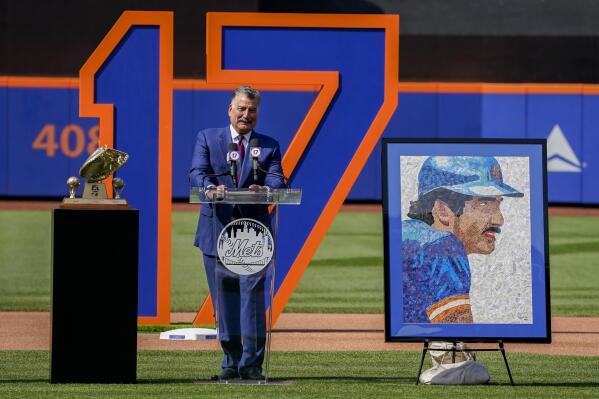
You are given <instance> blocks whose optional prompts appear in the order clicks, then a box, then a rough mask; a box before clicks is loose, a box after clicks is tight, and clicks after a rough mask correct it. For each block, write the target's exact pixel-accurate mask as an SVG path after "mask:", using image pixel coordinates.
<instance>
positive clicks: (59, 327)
mask: <svg viewBox="0 0 599 399" xmlns="http://www.w3.org/2000/svg"><path fill="white" fill-rule="evenodd" d="M138 226H139V214H138V211H137V210H133V209H129V208H125V209H123V207H120V209H119V208H103V209H54V211H53V213H52V314H51V319H52V336H51V353H50V382H51V383H65V382H79V383H134V382H135V380H136V366H137V269H138Z"/></svg>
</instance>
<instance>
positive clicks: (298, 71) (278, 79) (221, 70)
mask: <svg viewBox="0 0 599 399" xmlns="http://www.w3.org/2000/svg"><path fill="white" fill-rule="evenodd" d="M146 18H147V19H146ZM151 18H158V19H153V20H150V19H151ZM122 21H125V22H122ZM117 26H121V27H122V28H121V30H120V31H119V32H117V33H115V34H114V35H113V36H114V37H113V39H112V41H111V42H110V43H109V44H107V45H106V46H105V48H104V50H103V53H102V54H100V55H98V56H97V57H95V60H96V63H95V66H94V67H93V68H88V69H87V70H86V75H84V70H85V67H84V69H82V75H81V97H82V100H81V112H82V115H83V112H86V113H85V115H84V116H100V118H101V121H100V131H101V135H100V142H101V143H107V144H112V143H113V142H112V141H111V139H112V138H113V137H116V139H115V141H116V144H117V145H120V143H121V142H122V143H123V145H130V148H128V149H124V148H123V149H124V150H125V151H127V150H128V152H130V153H131V159H132V160H133V159H135V158H136V157H139V158H141V159H142V160H141V162H143V163H144V165H146V166H149V167H146V170H144V171H143V172H142V171H141V170H135V169H136V168H129V169H130V172H129V173H131V176H130V177H129V178H130V179H131V180H135V179H136V178H138V175H136V173H137V174H140V173H150V175H151V178H150V179H149V180H148V178H145V180H144V181H147V182H148V184H149V183H150V182H151V181H152V179H153V181H154V182H155V183H156V184H154V185H153V186H149V187H145V189H146V191H145V193H144V194H145V195H146V196H150V197H152V196H153V197H155V198H156V200H155V201H147V199H146V202H145V203H143V206H145V207H146V208H147V212H148V213H150V214H152V215H154V216H153V219H152V222H151V223H150V224H148V225H147V227H148V228H150V229H155V230H154V231H155V234H154V235H151V236H148V242H147V243H146V244H147V245H146V244H144V243H140V250H141V251H152V250H153V249H152V248H158V255H157V256H155V257H154V258H152V259H155V260H156V262H157V265H156V267H154V268H151V267H149V268H147V271H146V272H147V273H149V274H152V273H153V276H149V277H148V276H144V275H142V274H140V283H141V285H140V303H142V304H144V303H146V302H148V303H150V304H151V302H152V301H155V302H156V305H155V306H154V307H152V306H147V309H142V307H143V306H142V307H140V313H139V314H140V316H143V317H142V318H141V321H142V322H147V323H154V322H157V323H158V322H159V323H163V322H168V318H169V310H168V306H169V294H168V290H169V289H170V264H169V262H170V256H169V257H168V259H167V258H166V257H165V254H166V253H168V254H169V255H170V237H169V239H167V238H166V237H165V234H167V233H168V235H170V224H168V225H167V224H166V221H167V220H168V221H169V222H170V202H167V198H164V197H162V196H161V190H168V195H170V164H169V165H167V164H166V163H168V162H170V161H171V159H170V142H171V141H170V137H169V138H168V139H167V138H165V137H164V136H163V134H165V135H168V133H170V125H168V126H166V124H168V123H170V121H171V110H170V109H167V108H168V104H166V105H165V101H171V97H170V94H168V93H165V90H170V82H166V81H165V80H163V79H167V77H166V76H165V74H166V75H168V74H170V73H171V70H170V69H169V68H171V65H172V59H170V60H168V61H165V60H164V59H163V58H162V57H163V56H168V52H170V51H171V48H172V43H167V42H166V40H169V37H170V35H171V32H172V17H171V14H169V13H152V12H149V13H146V12H126V13H124V14H123V16H122V17H121V19H120V20H119V21H118V22H117V24H116V25H115V27H117ZM152 27H154V28H156V27H157V28H158V30H159V31H160V33H159V34H158V33H155V34H154V35H152V33H151V32H144V31H141V30H142V29H143V28H146V29H148V28H150V29H151V28H152ZM114 30H115V28H113V31H114ZM113 31H111V33H112V32H113ZM165 31H168V33H167V34H165ZM111 33H109V35H108V36H107V37H109V36H110V35H111ZM106 40H107V39H105V41H106ZM152 40H154V41H156V42H157V44H156V47H157V48H158V50H157V49H155V48H153V47H152V46H149V47H148V46H146V47H144V45H143V43H144V41H150V42H152ZM398 40H399V19H398V16H390V15H317V14H259V13H257V14H255V13H210V14H208V21H207V81H208V83H209V84H231V85H237V84H253V85H256V86H273V85H275V86H276V85H285V86H286V87H289V85H298V87H299V86H302V87H307V88H311V89H314V90H316V91H317V92H318V94H317V96H316V98H315V100H314V102H313V104H312V106H311V107H310V110H309V111H308V113H307V115H306V117H305V118H304V120H303V122H302V124H301V125H300V127H299V129H298V131H297V132H296V134H295V136H294V137H293V138H292V139H291V140H290V141H289V142H281V145H282V147H283V148H285V149H286V151H285V154H284V157H283V170H284V171H285V173H286V174H287V175H290V176H291V181H292V185H293V186H294V187H298V188H302V189H303V192H304V193H303V199H302V205H301V206H299V207H286V208H282V209H281V210H280V227H279V237H278V243H279V247H278V254H277V265H278V270H277V276H276V283H275V286H276V294H275V298H274V303H273V304H271V306H273V315H274V318H275V320H276V318H277V317H278V316H279V314H280V313H281V312H282V310H283V308H284V306H285V304H286V302H287V300H288V299H289V297H290V296H291V293H292V292H293V290H294V289H295V287H296V286H297V284H298V282H299V279H300V278H301V275H302V273H303V272H304V270H305V269H306V267H307V266H308V264H309V262H310V259H311V258H312V256H313V255H314V253H315V251H316V249H317V247H318V244H319V243H320V241H321V240H322V238H323V236H324V234H325V233H326V230H327V229H328V227H329V226H330V224H331V223H332V221H333V219H334V217H335V215H336V213H337V212H338V210H339V208H340V207H341V205H342V203H343V201H344V199H345V198H346V196H347V194H348V193H349V190H350V189H351V187H352V185H353V183H354V182H355V180H356V179H357V177H358V175H359V173H360V171H361V170H362V167H363V166H364V164H365V163H366V160H367V159H368V156H369V155H370V153H371V152H372V150H373V149H374V147H375V145H376V143H377V142H378V140H379V138H380V136H381V135H382V132H383V130H384V128H385V126H386V125H387V123H388V121H389V119H390V118H391V116H392V114H393V112H394V111H395V108H396V106H397V75H398ZM129 42H131V44H130V45H129ZM103 44H104V42H103V43H102V44H101V45H100V47H99V48H98V50H96V52H94V55H92V57H91V58H90V60H92V59H94V56H95V55H96V53H97V52H98V51H99V49H100V48H102V45H103ZM117 45H118V47H117ZM125 47H130V49H128V50H127V49H125ZM127 51H128V52H129V53H131V54H137V56H138V57H139V56H141V54H142V53H143V54H145V55H144V57H146V58H147V57H148V54H149V56H150V57H152V56H154V55H155V56H157V57H158V58H159V60H160V61H158V60H154V63H153V64H152V62H151V59H146V60H145V63H146V65H147V63H148V61H150V62H149V63H150V71H149V72H147V71H146V69H147V66H146V67H145V69H144V67H142V66H141V63H140V66H139V68H140V70H141V71H142V72H143V71H146V72H143V73H142V72H140V70H137V69H136V68H138V67H137V66H136V65H137V64H136V63H135V62H133V61H134V60H133V59H131V62H127V61H128V60H129V59H130V58H131V57H129V58H128V57H127V54H126V52H127ZM120 53H122V54H120ZM119 57H123V61H122V62H121V63H120V64H121V65H122V68H133V69H134V70H135V74H132V73H129V75H128V78H127V80H126V81H124V80H121V81H119V79H122V77H120V78H119V76H118V73H116V72H114V73H111V71H110V70H109V69H110V67H108V68H107V67H106V66H105V65H104V64H103V61H105V60H110V59H111V58H112V59H114V60H112V64H114V66H112V68H114V70H115V71H118V65H119V62H118V58H119ZM98 60H101V61H98ZM89 62H90V61H88V63H89ZM131 64H133V66H131ZM152 65H155V67H154V69H152ZM86 66H87V64H86ZM102 68H105V69H108V70H107V71H102ZM99 72H101V73H102V74H103V76H102V78H101V79H98V76H97V75H98V73H99ZM144 73H145V74H144ZM140 76H142V77H143V76H146V78H147V80H149V83H146V87H147V89H144V88H143V87H142V86H141V85H137V86H136V85H135V81H136V80H139V79H141V77H140ZM102 79H103V81H105V82H106V83H105V84H106V86H107V88H106V90H105V91H106V93H107V94H105V95H104V98H105V99H108V98H114V99H115V101H113V103H114V104H117V103H116V101H121V102H122V105H121V108H122V109H123V110H127V111H126V112H134V113H136V114H135V115H133V116H132V118H137V121H138V122H139V120H140V119H142V120H143V119H144V118H148V119H151V118H152V117H154V118H155V119H157V120H158V122H157V123H154V124H152V122H151V121H149V122H148V123H146V124H145V126H146V129H145V130H144V131H136V129H135V128H134V124H133V123H132V122H131V124H130V125H128V127H129V128H130V130H131V131H126V132H125V131H119V126H115V127H114V128H113V119H112V116H111V112H112V111H111V108H108V107H111V105H107V104H103V105H100V104H97V105H95V106H96V107H98V108H96V109H97V110H96V111H95V110H94V105H93V104H96V101H97V100H98V98H97V97H94V94H93V93H94V90H93V86H94V84H95V85H97V84H98V82H97V81H102ZM110 79H112V80H113V81H114V80H116V81H117V83H114V82H113V81H111V80H110ZM132 80H133V83H131V81H132ZM132 84H133V87H131V85H132ZM86 85H87V86H86ZM90 85H91V87H90ZM128 85H129V87H128ZM98 90H99V88H96V91H98ZM127 90H129V91H131V90H137V91H141V92H138V93H136V96H135V97H134V96H132V95H128V94H127V93H124V92H125V91H127ZM144 90H145V91H144ZM148 90H154V94H151V93H150V94H148ZM141 96H146V97H148V96H149V98H147V99H146V98H140V97H141ZM116 106H117V107H118V106H119V105H116ZM100 107H103V108H100ZM104 107H105V108H104ZM117 109H118V108H117ZM144 109H145V111H143V110H144ZM148 110H151V111H155V112H156V113H155V114H152V113H148ZM100 111H102V112H100ZM124 112H125V111H124ZM156 115H158V117H157V118H156ZM123 118H124V119H125V121H123V122H122V124H123V125H122V126H123V128H124V127H126V126H127V117H126V116H124V115H123ZM103 120H104V122H103ZM117 120H119V119H117ZM206 127H208V126H206ZM161 129H162V130H161ZM148 130H149V131H148ZM265 133H267V134H270V135H272V136H274V137H277V133H276V132H265ZM147 135H150V136H152V135H154V136H155V138H154V139H153V141H152V139H150V138H148V136H147ZM121 137H123V138H122V139H121ZM125 137H132V138H129V139H128V138H125ZM144 140H149V141H150V142H151V143H150V144H146V143H145V142H144ZM152 143H155V145H154V144H152ZM192 144H193V143H190V145H192ZM162 146H166V147H167V149H166V151H169V154H168V155H167V154H165V150H163V147H162ZM153 150H155V152H153ZM148 153H150V154H151V155H148ZM156 154H158V155H157V156H156ZM152 165H156V166H155V167H152ZM131 169H134V170H131ZM123 170H125V168H123ZM156 191H157V192H156ZM128 195H129V198H131V192H129V194H128ZM140 210H141V211H142V212H141V216H142V218H144V217H146V216H147V217H150V216H151V215H144V212H143V211H144V210H143V209H141V208H140ZM156 215H158V216H156ZM167 215H168V216H167ZM152 240H155V241H154V242H152ZM150 244H152V246H150ZM167 244H168V245H169V248H168V249H166V248H163V249H162V251H160V248H162V247H163V246H164V245H167ZM140 259H141V253H140ZM152 259H149V261H152ZM141 266H142V265H140V270H143V267H141ZM147 281H149V282H150V285H146V286H144V284H143V283H144V282H147ZM153 283H155V286H152V285H151V284H153ZM147 298H149V300H147ZM210 305H211V304H210V301H209V298H208V299H207V300H206V301H205V302H204V305H203V306H202V309H201V310H200V312H199V313H198V316H197V317H196V319H195V320H194V323H206V322H210V321H211V317H212V311H211V306H210ZM144 312H146V313H144ZM147 312H150V314H148V313H147ZM151 312H154V313H151Z"/></svg>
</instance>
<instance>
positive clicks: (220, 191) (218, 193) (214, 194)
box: [206, 184, 226, 200]
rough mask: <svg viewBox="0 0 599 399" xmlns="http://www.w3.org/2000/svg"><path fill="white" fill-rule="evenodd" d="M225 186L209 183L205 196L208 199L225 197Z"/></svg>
mask: <svg viewBox="0 0 599 399" xmlns="http://www.w3.org/2000/svg"><path fill="white" fill-rule="evenodd" d="M225 191H226V187H225V186H224V185H223V184H221V185H220V186H215V185H211V186H208V187H206V197H207V198H208V199H209V200H218V199H223V198H224V197H225Z"/></svg>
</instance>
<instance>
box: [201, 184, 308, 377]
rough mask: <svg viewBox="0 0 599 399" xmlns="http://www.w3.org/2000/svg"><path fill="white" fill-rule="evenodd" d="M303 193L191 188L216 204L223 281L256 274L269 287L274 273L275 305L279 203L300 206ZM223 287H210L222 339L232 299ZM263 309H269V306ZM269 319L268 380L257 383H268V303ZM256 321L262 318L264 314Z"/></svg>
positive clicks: (266, 360) (217, 268)
mask: <svg viewBox="0 0 599 399" xmlns="http://www.w3.org/2000/svg"><path fill="white" fill-rule="evenodd" d="M301 195H302V192H301V190H299V189H289V188H284V189H270V188H268V187H264V188H262V189H260V190H250V189H247V188H228V189H226V190H222V191H219V190H216V189H204V188H197V187H194V188H192V189H191V192H190V202H191V203H200V204H202V206H210V207H212V215H213V216H212V227H213V238H214V246H215V249H214V253H215V254H216V265H215V276H217V275H218V276H221V278H223V279H227V278H231V277H232V278H239V279H240V281H242V280H244V279H245V278H246V277H247V280H251V279H252V278H253V277H255V278H256V279H261V278H262V277H263V278H264V289H265V291H266V284H267V283H268V282H267V281H266V280H267V275H268V273H270V279H269V282H270V287H268V290H267V291H268V296H269V298H270V304H271V305H272V303H273V298H274V292H275V272H276V237H277V228H278V207H279V205H299V204H300V203H301ZM202 217H203V216H202ZM215 280H216V279H215ZM244 281H245V280H244ZM240 284H241V283H240ZM223 287H224V288H223V289H222V291H224V292H221V288H219V286H218V284H216V281H215V283H214V288H213V289H211V291H214V293H215V295H216V296H217V298H213V303H214V308H215V314H216V317H215V318H216V330H217V334H216V335H217V337H218V339H219V340H221V338H222V334H221V333H222V331H220V327H221V326H220V324H221V323H222V320H221V314H220V313H219V306H224V305H223V304H228V303H230V302H229V301H230V298H231V297H232V296H231V294H230V293H229V292H228V290H227V285H226V284H223ZM264 296H265V295H264ZM238 297H239V295H238ZM264 299H265V298H264V297H263V298H260V299H258V300H257V303H258V304H259V305H258V306H257V307H258V308H260V305H261V304H263V303H264ZM219 304H221V305H219ZM264 312H265V313H266V309H264ZM229 316H230V315H227V316H226V317H227V319H223V320H226V321H225V322H226V323H227V324H228V320H229ZM236 317H237V318H238V319H239V318H240V314H237V315H236ZM265 317H266V328H265V333H266V337H264V339H265V346H264V377H265V378H264V380H263V381H253V383H262V384H268V383H269V379H268V378H269V371H270V345H271V338H272V336H271V331H272V322H273V316H272V306H268V314H267V315H266V316H265ZM257 319H258V320H260V318H257ZM240 325H241V322H240ZM256 330H257V331H260V330H261V327H260V326H258V327H257V328H256ZM223 331H224V330H223ZM241 381H247V380H241ZM271 383H272V382H271Z"/></svg>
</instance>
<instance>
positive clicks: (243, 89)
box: [231, 86, 262, 106]
mask: <svg viewBox="0 0 599 399" xmlns="http://www.w3.org/2000/svg"><path fill="white" fill-rule="evenodd" d="M239 94H243V95H246V96H247V97H248V98H249V99H250V100H256V105H258V106H260V101H261V100H262V95H261V94H260V92H259V91H258V90H255V89H252V88H251V87H250V86H239V87H238V88H236V89H235V91H234V92H233V96H231V104H233V100H234V99H235V97H237V96H238V95H239Z"/></svg>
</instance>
